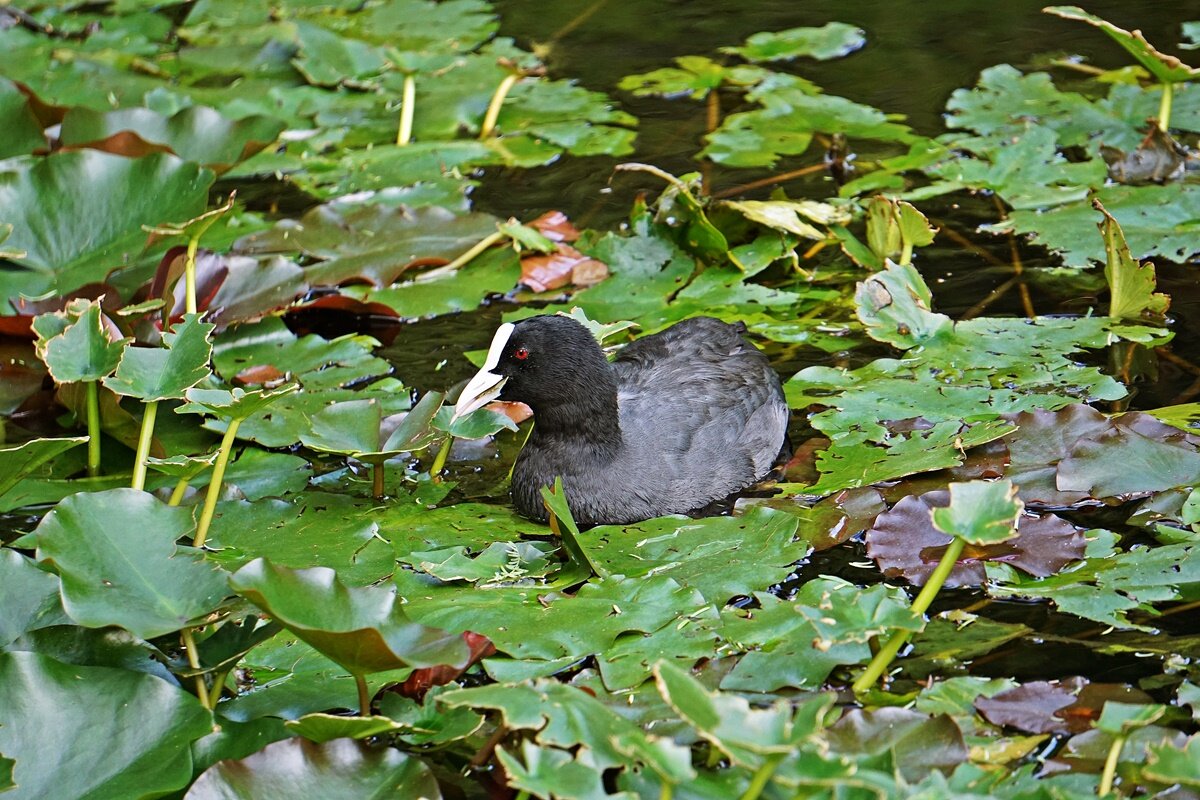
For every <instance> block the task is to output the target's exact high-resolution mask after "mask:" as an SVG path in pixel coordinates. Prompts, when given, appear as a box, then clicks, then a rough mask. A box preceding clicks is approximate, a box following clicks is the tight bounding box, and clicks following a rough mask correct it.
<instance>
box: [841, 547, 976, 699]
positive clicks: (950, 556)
mask: <svg viewBox="0 0 1200 800" xmlns="http://www.w3.org/2000/svg"><path fill="white" fill-rule="evenodd" d="M966 544H967V543H966V540H964V539H960V538H958V537H957V536H956V537H954V538H953V539H951V540H950V544H949V545H948V546H947V547H946V552H944V553H942V559H941V561H939V562H938V565H937V566H936V567H935V568H934V570H933V574H931V575H930V576H929V580H928V581H926V583H925V585H924V586H923V587H922V588H921V592H920V594H918V595H917V599H916V600H913V604H912V611H913V613H914V614H924V613H925V612H926V611H928V610H929V606H931V605H933V598H935V597H937V593H938V591H940V590H941V588H942V585H943V584H944V583H945V582H946V578H947V577H949V575H950V571H951V570H953V569H954V565H955V564H956V563H957V562H958V557H959V556H961V555H962V551H963V548H964V547H966ZM911 635H912V632H911V631H896V632H895V633H893V634H892V637H891V638H890V639H888V640H887V643H886V644H884V645H883V647H881V648H879V652H878V653H876V654H875V657H874V658H872V659H871V663H870V664H868V665H867V668H866V670H865V671H864V672H863V674H862V675H859V676H858V680H856V681H855V682H854V684H853V686H852V688H853V689H854V692H855V693H856V694H858V693H861V692H865V691H866V690H867V689H870V688H871V687H872V686H874V685H875V682H876V681H877V680H879V678H880V676H881V675H883V673H884V672H885V671H887V668H888V667H889V666H890V665H891V663H892V659H894V658H895V657H896V654H897V653H899V652H900V648H901V647H903V646H904V643H905V642H907V641H908V637H910V636H911Z"/></svg>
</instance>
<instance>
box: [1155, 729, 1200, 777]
mask: <svg viewBox="0 0 1200 800" xmlns="http://www.w3.org/2000/svg"><path fill="white" fill-rule="evenodd" d="M1197 742H1200V738H1198V737H1196V736H1192V737H1190V738H1189V739H1188V741H1187V744H1186V745H1184V746H1183V747H1177V746H1175V745H1173V744H1172V743H1171V742H1161V743H1159V744H1152V745H1150V747H1149V749H1148V751H1149V757H1148V758H1147V759H1146V765H1145V766H1144V767H1142V775H1144V776H1145V777H1147V778H1149V779H1150V780H1152V781H1157V782H1159V783H1164V784H1168V785H1172V784H1175V785H1179V786H1186V787H1189V788H1191V789H1196V788H1200V768H1198V767H1197V764H1200V744H1197Z"/></svg>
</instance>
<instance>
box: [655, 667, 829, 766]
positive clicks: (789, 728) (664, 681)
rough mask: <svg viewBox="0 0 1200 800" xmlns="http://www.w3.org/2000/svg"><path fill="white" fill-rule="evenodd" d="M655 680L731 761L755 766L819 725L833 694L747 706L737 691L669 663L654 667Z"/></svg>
mask: <svg viewBox="0 0 1200 800" xmlns="http://www.w3.org/2000/svg"><path fill="white" fill-rule="evenodd" d="M655 683H656V684H657V685H658V690H659V692H660V693H661V694H662V696H663V699H664V700H666V701H667V703H669V704H670V706H671V707H672V708H673V709H675V711H676V712H677V713H678V714H679V715H680V716H682V717H683V718H684V719H685V720H686V721H687V722H688V723H690V724H691V725H692V726H693V727H695V728H696V731H697V732H698V733H699V734H700V735H701V736H702V737H704V738H705V739H707V740H708V741H709V742H711V743H712V744H713V745H715V746H716V747H718V748H719V749H720V750H721V752H723V753H724V754H725V755H727V756H728V757H729V758H731V759H732V760H733V761H734V763H737V764H739V765H742V766H746V767H750V768H758V767H760V766H761V765H762V763H763V761H764V760H765V759H766V758H767V757H769V756H772V755H781V754H785V753H788V752H791V751H792V750H794V749H795V748H796V746H797V745H798V744H799V743H801V742H803V741H804V740H805V739H806V738H808V737H810V736H813V735H814V734H816V733H817V732H818V731H820V730H821V728H822V722H823V719H824V716H825V712H827V711H828V710H829V709H830V708H831V707H832V705H833V700H834V698H833V696H832V695H828V694H823V695H816V696H815V697H813V698H812V699H809V700H806V701H804V702H802V703H801V704H799V706H798V707H797V708H796V709H795V711H794V712H793V710H792V708H791V706H790V704H788V703H786V702H784V701H782V700H780V701H777V702H776V703H774V704H773V705H771V706H769V707H767V708H761V709H758V708H752V707H751V706H750V704H749V703H748V702H747V701H746V700H745V699H744V698H742V697H739V696H737V695H732V694H722V693H720V692H710V691H708V690H706V689H705V688H704V686H703V685H702V684H701V683H700V682H699V681H697V680H696V679H695V678H693V677H692V676H691V675H689V674H688V673H687V672H685V671H683V670H681V669H679V668H678V667H675V666H672V665H671V664H668V663H662V664H659V665H658V666H657V667H656V668H655Z"/></svg>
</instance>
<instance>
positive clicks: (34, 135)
mask: <svg viewBox="0 0 1200 800" xmlns="http://www.w3.org/2000/svg"><path fill="white" fill-rule="evenodd" d="M0 119H3V120H4V121H5V123H6V124H5V127H4V132H3V133H0V159H5V158H12V157H13V156H24V155H29V154H30V153H33V152H35V151H37V150H42V149H44V148H45V147H46V134H45V132H44V130H43V127H44V126H43V125H42V123H41V121H39V120H38V118H37V115H36V114H35V113H34V111H33V109H31V108H30V107H29V98H28V97H26V96H25V93H24V92H22V91H21V90H20V89H18V88H17V85H16V84H15V83H13V82H12V81H10V80H7V79H0Z"/></svg>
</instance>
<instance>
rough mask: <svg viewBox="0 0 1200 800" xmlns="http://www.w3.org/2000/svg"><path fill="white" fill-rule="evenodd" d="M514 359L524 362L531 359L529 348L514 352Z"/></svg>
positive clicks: (518, 349)
mask: <svg viewBox="0 0 1200 800" xmlns="http://www.w3.org/2000/svg"><path fill="white" fill-rule="evenodd" d="M513 358H515V359H517V360H518V361H524V360H525V359H527V358H529V348H528V347H518V348H517V349H516V350H514V351H513Z"/></svg>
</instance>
